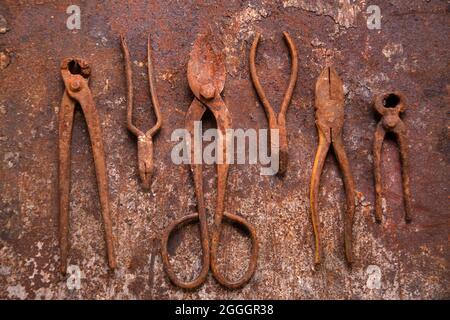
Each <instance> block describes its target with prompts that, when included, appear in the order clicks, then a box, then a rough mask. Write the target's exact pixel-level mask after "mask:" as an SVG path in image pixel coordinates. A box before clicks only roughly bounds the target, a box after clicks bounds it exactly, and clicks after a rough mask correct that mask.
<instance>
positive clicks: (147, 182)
mask: <svg viewBox="0 0 450 320" xmlns="http://www.w3.org/2000/svg"><path fill="white" fill-rule="evenodd" d="M137 141H138V142H137V143H138V169H139V176H140V178H141V183H142V187H143V188H144V189H146V190H149V189H150V186H151V182H152V176H153V141H152V137H151V136H150V137H149V136H147V135H145V134H143V135H140V136H138V138H137Z"/></svg>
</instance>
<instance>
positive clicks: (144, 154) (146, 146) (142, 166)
mask: <svg viewBox="0 0 450 320" xmlns="http://www.w3.org/2000/svg"><path fill="white" fill-rule="evenodd" d="M120 42H121V44H122V51H123V56H124V60H125V73H126V77H127V95H128V97H127V100H128V101H127V102H128V104H127V127H128V130H129V131H130V132H131V133H133V134H134V135H135V136H136V137H137V140H138V145H137V146H138V169H139V176H140V178H141V182H142V187H143V188H144V189H149V188H150V184H151V179H152V174H153V136H154V135H155V134H156V133H157V132H158V131H159V129H160V128H161V125H162V116H161V111H160V107H159V101H158V96H157V95H156V87H155V80H154V76H153V64H152V57H151V54H152V48H151V44H150V36H149V37H148V39H147V72H148V84H149V88H150V95H151V97H152V103H153V107H154V110H155V116H156V123H155V125H154V126H153V127H152V128H150V129H149V130H148V131H147V132H143V131H141V130H139V129H138V128H137V127H136V126H135V125H134V124H133V73H132V69H131V62H130V52H129V50H128V46H127V43H126V41H125V37H124V36H123V35H121V36H120Z"/></svg>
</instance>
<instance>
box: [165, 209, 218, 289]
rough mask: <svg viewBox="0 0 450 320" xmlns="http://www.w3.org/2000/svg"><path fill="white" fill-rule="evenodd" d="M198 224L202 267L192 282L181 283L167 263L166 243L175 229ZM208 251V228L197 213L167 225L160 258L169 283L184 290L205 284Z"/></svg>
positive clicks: (203, 219)
mask: <svg viewBox="0 0 450 320" xmlns="http://www.w3.org/2000/svg"><path fill="white" fill-rule="evenodd" d="M197 221H199V222H200V238H201V242H202V251H203V265H202V269H201V270H200V274H199V275H198V276H197V277H196V278H195V279H194V280H192V281H183V280H180V279H179V278H178V277H177V276H176V274H175V272H174V271H173V268H172V266H171V264H170V261H169V252H168V243H169V238H170V235H171V234H172V232H174V231H175V230H177V229H180V228H181V227H183V226H184V225H187V224H190V223H194V222H197ZM209 255H210V251H209V238H208V226H207V222H206V217H204V216H203V215H199V214H197V213H194V214H190V215H187V216H184V217H182V218H180V219H178V220H175V221H174V222H173V223H172V224H170V225H169V227H168V228H167V229H166V230H165V231H164V233H163V235H162V239H161V256H162V261H163V264H164V268H165V269H166V273H167V275H168V276H169V279H170V281H172V282H173V283H174V284H175V285H176V286H178V287H180V288H184V289H194V288H197V287H198V286H200V285H201V284H203V282H205V280H206V278H207V276H208V271H209V264H210V263H209V261H210V260H209V259H210V256H209Z"/></svg>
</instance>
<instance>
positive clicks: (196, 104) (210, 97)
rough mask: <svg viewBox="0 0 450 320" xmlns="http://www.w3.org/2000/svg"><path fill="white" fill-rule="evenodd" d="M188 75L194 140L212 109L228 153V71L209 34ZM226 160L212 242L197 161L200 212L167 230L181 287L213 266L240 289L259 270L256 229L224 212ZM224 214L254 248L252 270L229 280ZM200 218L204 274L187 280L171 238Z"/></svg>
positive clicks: (194, 54)
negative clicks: (223, 254)
mask: <svg viewBox="0 0 450 320" xmlns="http://www.w3.org/2000/svg"><path fill="white" fill-rule="evenodd" d="M187 76H188V81H189V86H190V88H191V90H192V92H193V93H194V95H195V97H194V100H193V101H192V104H191V106H190V107H189V109H188V111H187V114H186V128H187V130H188V131H189V133H190V134H191V137H192V139H193V137H194V122H195V121H201V120H202V116H203V114H204V113H205V111H206V109H207V108H208V109H209V110H211V112H212V113H213V115H214V117H215V119H216V122H217V128H218V129H219V141H218V146H219V149H220V150H219V151H218V152H219V153H220V152H221V154H222V155H223V156H225V155H226V147H227V143H226V130H227V129H229V128H231V117H230V114H229V112H228V108H227V106H226V104H225V102H224V101H223V100H222V97H221V96H220V93H221V92H222V90H223V88H224V85H225V78H226V70H225V65H224V61H223V56H221V55H218V54H217V53H215V52H214V50H213V48H212V46H211V44H210V42H209V34H207V35H200V36H198V38H197V40H196V42H195V43H194V47H193V49H192V52H191V56H190V60H189V64H188V74H187ZM188 150H190V151H191V161H194V148H192V146H191V145H190V144H189V145H188ZM223 162H224V163H218V164H217V202H216V212H215V215H214V225H213V230H212V236H211V242H210V241H209V232H208V224H207V220H206V210H205V202H204V191H203V181H202V179H203V176H202V165H201V164H196V163H195V162H192V164H191V171H192V173H193V176H194V184H195V194H196V196H197V208H198V213H194V214H190V215H187V216H185V217H182V218H180V219H178V220H176V221H174V222H173V223H172V224H171V225H169V227H168V228H167V229H166V230H165V232H164V233H163V236H162V245H161V253H162V258H163V263H164V267H165V270H166V272H167V274H168V276H169V278H170V280H171V281H172V282H173V283H174V284H175V285H177V286H179V287H181V288H186V289H192V288H196V287H198V286H200V285H201V284H202V283H204V282H205V280H206V278H207V276H208V271H209V268H210V267H211V271H212V274H213V276H214V278H215V279H216V280H217V281H218V282H219V283H220V284H222V285H223V286H225V287H227V288H233V289H234V288H239V287H241V286H243V285H244V284H245V283H247V282H248V281H249V280H250V279H251V277H252V276H253V274H254V272H255V269H256V263H257V257H258V242H257V238H256V231H255V229H254V228H253V226H251V225H250V224H249V223H248V222H247V221H246V220H245V219H244V218H242V217H239V216H237V215H235V214H231V213H227V212H224V210H225V192H226V187H227V177H228V166H229V165H228V163H227V162H226V161H223ZM223 217H225V218H226V219H227V220H229V222H231V223H232V224H234V225H237V226H239V227H240V228H242V229H245V230H247V231H248V232H249V234H250V238H251V241H252V251H251V255H250V262H249V266H248V269H247V271H246V272H245V274H244V275H243V276H242V278H241V279H238V280H235V281H232V280H229V279H227V278H226V277H225V276H224V275H223V274H221V272H220V271H219V269H218V267H217V250H218V247H219V242H220V234H221V230H222V218H223ZM196 221H199V223H200V238H201V242H202V252H203V264H202V268H201V271H200V274H199V275H198V276H197V277H196V278H195V279H194V280H192V281H189V282H183V281H182V280H180V279H179V278H178V277H177V275H176V274H175V273H174V271H173V269H172V267H171V265H170V262H169V255H168V250H167V247H168V241H169V237H170V235H171V233H172V231H174V230H175V229H178V228H181V227H182V226H183V225H185V224H188V223H193V222H196Z"/></svg>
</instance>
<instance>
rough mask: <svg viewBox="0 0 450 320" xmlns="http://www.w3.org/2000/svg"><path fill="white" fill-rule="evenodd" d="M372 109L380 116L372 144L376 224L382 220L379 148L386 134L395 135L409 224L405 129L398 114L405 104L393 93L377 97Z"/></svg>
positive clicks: (399, 94)
mask: <svg viewBox="0 0 450 320" xmlns="http://www.w3.org/2000/svg"><path fill="white" fill-rule="evenodd" d="M373 106H374V109H375V110H376V111H377V112H378V113H379V114H380V115H381V116H382V118H381V121H380V122H379V123H378V125H377V128H376V131H375V138H374V143H373V157H374V178H375V219H376V221H377V222H378V223H380V222H381V219H382V186H381V166H380V162H381V148H382V146H383V140H384V137H385V135H386V133H388V132H392V133H394V134H395V137H396V138H397V142H398V145H399V147H400V158H401V161H402V183H403V201H404V203H405V220H406V222H410V221H411V219H412V217H411V190H410V186H409V173H408V172H409V161H408V143H407V137H406V134H407V129H406V125H405V123H404V122H403V121H402V119H400V113H402V112H403V111H405V110H406V107H407V106H406V102H405V98H404V96H403V94H401V93H400V92H393V93H388V94H384V95H379V96H377V97H376V98H375V101H374V104H373Z"/></svg>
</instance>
